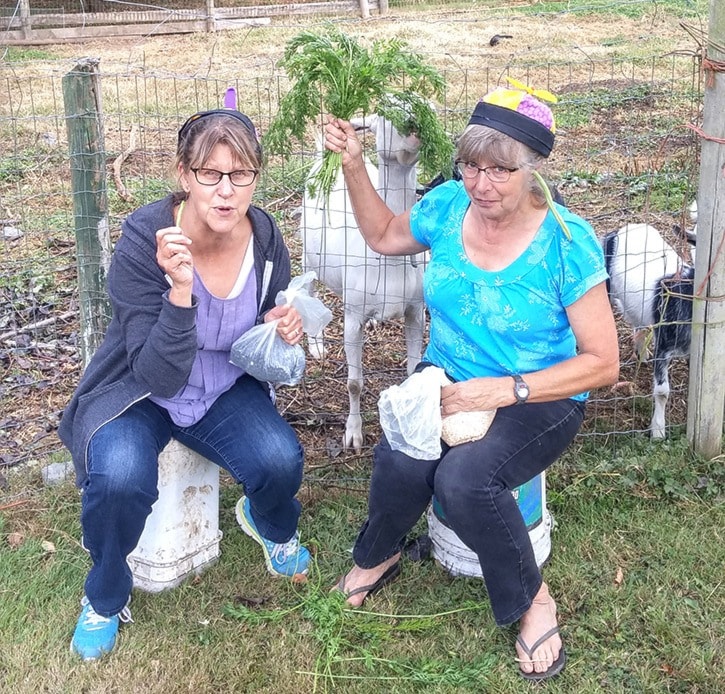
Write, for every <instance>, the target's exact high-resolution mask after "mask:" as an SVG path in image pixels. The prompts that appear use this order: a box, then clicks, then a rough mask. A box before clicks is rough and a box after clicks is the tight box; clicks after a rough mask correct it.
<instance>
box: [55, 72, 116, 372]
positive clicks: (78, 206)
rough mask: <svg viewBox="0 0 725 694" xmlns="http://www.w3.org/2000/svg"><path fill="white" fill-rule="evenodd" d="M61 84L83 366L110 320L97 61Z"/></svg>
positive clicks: (69, 76)
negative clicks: (68, 155) (66, 135)
mask: <svg viewBox="0 0 725 694" xmlns="http://www.w3.org/2000/svg"><path fill="white" fill-rule="evenodd" d="M62 84H63V102H64V105H65V115H66V124H67V128H68V149H69V153H70V166H71V184H72V189H73V214H74V218H75V230H76V262H77V264H78V284H79V295H80V313H81V354H82V357H83V363H84V366H87V365H88V362H89V361H90V359H91V357H92V356H93V353H94V352H95V351H96V348H97V347H98V346H99V345H100V343H101V340H102V339H103V336H104V334H105V332H106V327H107V325H108V320H109V318H110V315H111V308H110V304H109V301H108V296H107V293H106V276H107V274H108V267H109V265H110V260H111V237H110V233H109V228H108V197H107V195H106V156H105V147H104V142H103V123H102V111H101V93H100V77H99V73H98V59H97V58H85V59H83V60H81V61H80V62H79V63H78V64H77V65H76V66H75V67H74V68H73V70H71V71H70V72H68V73H67V74H65V75H64V76H63V82H62Z"/></svg>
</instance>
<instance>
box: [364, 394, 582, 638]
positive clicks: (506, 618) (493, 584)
mask: <svg viewBox="0 0 725 694" xmlns="http://www.w3.org/2000/svg"><path fill="white" fill-rule="evenodd" d="M583 418H584V404H583V403H581V402H577V401H575V400H571V399H565V400H557V401H555V402H546V403H526V404H523V405H512V406H510V407H502V408H500V409H499V410H498V412H497V413H496V417H495V418H494V420H493V423H492V424H491V427H490V429H489V430H488V432H487V434H486V436H484V437H483V438H482V439H479V440H478V441H472V442H471V443H465V444H461V445H460V446H454V447H448V446H446V445H445V444H443V443H442V445H443V453H442V455H441V457H440V459H438V460H417V459H415V458H411V457H409V456H407V455H404V454H403V453H401V452H399V451H394V450H392V449H391V448H390V445H389V444H388V441H387V439H386V438H385V437H384V436H383V439H382V441H381V442H380V443H378V445H377V446H376V447H375V450H374V452H373V473H372V479H371V482H370V493H369V502H368V518H367V520H366V521H365V523H364V524H363V526H362V529H361V530H360V533H359V535H358V538H357V541H356V543H355V547H354V549H353V558H354V560H355V563H356V564H357V565H358V566H360V567H362V568H366V569H369V568H373V567H375V566H377V565H378V564H380V563H381V562H383V561H385V560H386V559H388V558H389V557H391V556H392V555H394V554H395V553H396V552H398V551H400V549H401V547H402V545H403V541H404V539H405V535H406V534H407V533H408V532H409V531H410V530H411V529H412V527H413V526H414V525H415V524H416V522H417V521H418V519H419V518H420V517H421V515H422V514H423V512H424V511H425V510H426V508H427V506H428V503H429V502H430V500H431V497H432V495H433V494H435V496H436V499H437V500H438V501H439V502H440V505H441V508H442V510H443V513H444V514H445V518H446V524H447V525H449V526H450V527H451V528H452V529H453V531H454V532H455V533H456V535H458V537H459V538H460V539H461V540H463V542H465V543H466V545H468V547H470V548H471V549H472V550H473V551H474V552H475V553H476V554H477V555H478V559H479V561H480V563H481V570H482V572H483V578H484V581H485V583H486V589H487V591H488V595H489V599H490V601H491V607H492V609H493V614H494V617H495V618H496V622H497V623H498V624H500V625H505V624H511V623H512V622H515V621H516V620H518V619H519V618H520V617H521V615H523V614H524V612H526V611H527V610H528V609H529V607H530V606H531V602H532V600H533V598H534V596H535V595H536V593H537V592H538V591H539V588H540V587H541V582H542V579H541V574H540V572H539V568H538V566H537V564H536V559H535V556H534V550H533V547H532V546H531V540H530V539H529V534H528V531H527V529H526V524H525V523H524V519H523V518H522V516H521V512H520V511H519V508H518V505H517V503H516V501H515V500H514V498H513V495H512V494H511V490H512V489H514V488H515V487H518V486H519V485H520V484H523V483H524V482H528V480H530V479H532V478H534V477H536V475H538V474H539V473H541V472H542V471H544V470H545V469H546V468H547V467H549V465H551V464H552V463H553V462H554V461H555V460H556V459H557V458H558V457H559V456H560V455H561V454H562V453H563V452H564V450H565V449H566V447H567V446H568V445H569V444H570V443H571V441H572V440H573V438H574V436H575V435H576V433H577V431H578V430H579V427H580V426H581V423H582V420H583Z"/></svg>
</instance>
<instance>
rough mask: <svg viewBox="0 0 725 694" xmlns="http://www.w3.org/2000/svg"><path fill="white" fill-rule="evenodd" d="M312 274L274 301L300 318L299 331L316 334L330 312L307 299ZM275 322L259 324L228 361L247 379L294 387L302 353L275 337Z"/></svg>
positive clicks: (297, 280) (234, 347) (299, 375)
mask: <svg viewBox="0 0 725 694" xmlns="http://www.w3.org/2000/svg"><path fill="white" fill-rule="evenodd" d="M316 277H317V276H316V275H315V273H314V272H306V273H305V274H304V275H300V276H299V277H294V278H293V279H292V280H291V281H290V283H289V286H288V287H287V289H285V290H284V291H281V292H279V293H278V294H277V296H276V297H275V304H276V305H277V306H283V305H285V304H291V305H292V306H294V308H296V309H297V311H298V313H299V314H300V317H301V318H302V330H303V331H304V332H306V333H310V332H313V333H317V332H319V331H320V330H322V329H323V328H324V327H325V326H326V325H327V324H328V323H329V322H330V320H332V312H331V311H330V310H329V309H328V308H327V307H326V306H325V305H324V304H323V303H322V301H320V300H319V299H318V298H316V297H313V296H310V291H311V288H312V283H313V282H314V280H315V279H316ZM278 323H279V320H273V321H269V322H267V323H260V324H259V325H255V326H254V327H253V328H250V329H249V330H247V332H245V333H244V334H243V335H241V336H240V337H239V338H238V339H237V340H236V341H235V342H234V344H233V345H232V349H231V354H230V357H229V361H231V362H232V364H235V365H236V366H238V367H239V368H241V369H244V371H246V372H247V373H248V374H249V375H250V376H254V378H256V379H258V380H260V381H267V382H269V383H272V384H274V385H282V386H295V385H297V384H298V383H299V382H300V381H301V380H302V376H303V374H304V372H305V351H304V349H303V348H302V346H301V345H290V344H288V343H287V342H285V341H284V340H283V339H282V338H281V337H280V336H279V335H278V334H277V324H278Z"/></svg>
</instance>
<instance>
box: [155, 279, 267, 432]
mask: <svg viewBox="0 0 725 694" xmlns="http://www.w3.org/2000/svg"><path fill="white" fill-rule="evenodd" d="M193 291H194V295H195V296H196V298H197V301H198V309H197V314H196V333H197V346H198V351H197V353H196V358H195V359H194V364H193V366H192V367H191V373H190V374H189V380H188V381H187V382H186V385H185V386H184V387H183V388H182V389H181V390H180V391H179V392H178V393H177V394H176V395H175V396H174V397H172V398H157V397H154V396H151V397H150V398H149V399H150V400H152V401H153V402H155V403H156V404H157V405H160V406H161V407H164V408H166V410H168V412H169V414H170V415H171V419H172V420H173V421H174V423H175V424H177V425H178V426H182V427H188V426H191V425H192V424H195V423H196V422H198V421H199V420H200V419H201V418H202V417H203V416H204V415H205V414H206V413H207V412H208V411H209V408H210V407H211V406H212V405H213V404H214V401H215V400H216V399H217V398H218V397H219V396H220V395H221V394H222V393H225V392H226V391H227V390H229V389H230V388H231V387H232V386H233V385H234V382H235V381H236V380H237V379H238V378H239V376H241V375H242V373H244V372H243V371H242V369H240V368H239V367H238V366H234V364H232V363H230V361H229V354H230V352H231V348H232V343H233V342H234V341H235V340H236V339H237V338H238V337H239V336H240V335H241V334H242V333H244V332H246V331H247V330H249V329H250V328H251V327H252V326H253V325H254V324H255V322H256V319H257V281H256V274H255V272H254V266H252V268H251V271H250V272H249V274H248V276H247V278H246V281H244V284H243V286H242V288H241V291H240V292H239V293H238V294H236V295H234V292H232V294H231V295H230V297H229V298H226V299H220V298H219V297H216V296H213V295H212V294H211V293H210V292H209V290H208V289H207V288H206V287H205V286H204V283H203V282H202V281H201V278H200V277H199V276H198V275H197V274H196V272H195V273H194V290H193Z"/></svg>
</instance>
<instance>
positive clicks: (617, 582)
mask: <svg viewBox="0 0 725 694" xmlns="http://www.w3.org/2000/svg"><path fill="white" fill-rule="evenodd" d="M623 581H624V571H622V567H621V566H618V567H617V573H616V575H615V576H614V584H615V585H617V586H621V585H622V583H623Z"/></svg>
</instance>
